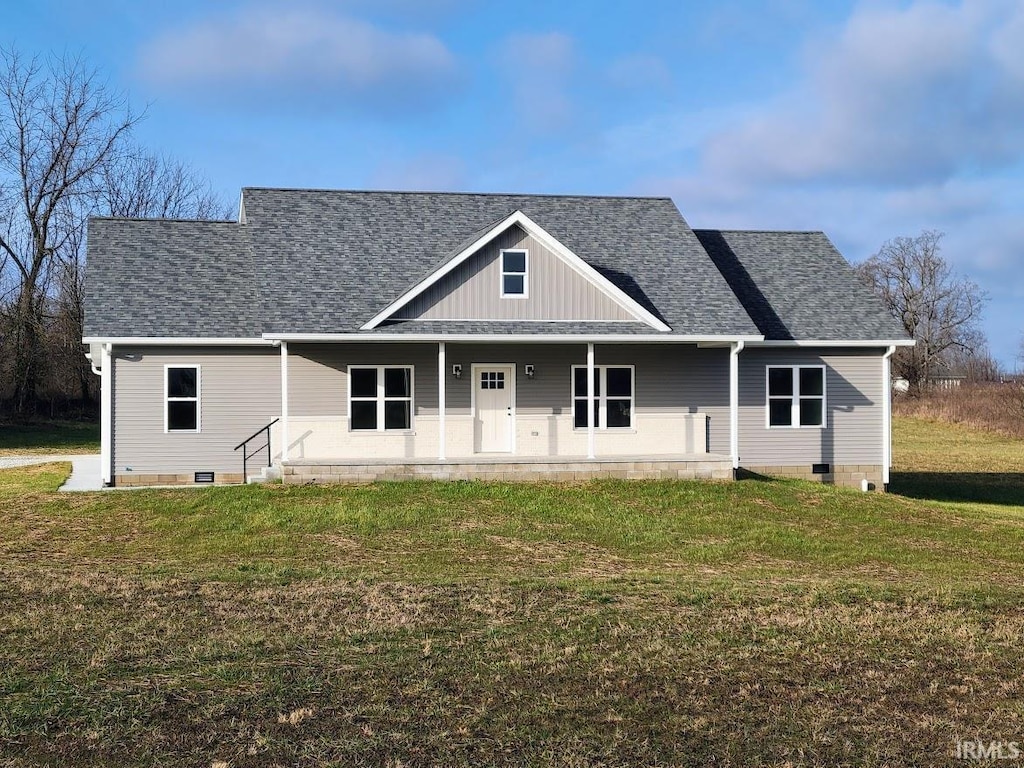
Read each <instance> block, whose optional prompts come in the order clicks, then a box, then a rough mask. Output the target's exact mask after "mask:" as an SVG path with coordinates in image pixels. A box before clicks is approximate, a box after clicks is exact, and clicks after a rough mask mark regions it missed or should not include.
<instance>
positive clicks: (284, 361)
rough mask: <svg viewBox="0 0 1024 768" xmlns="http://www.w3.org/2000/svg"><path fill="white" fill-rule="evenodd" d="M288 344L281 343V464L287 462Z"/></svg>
mask: <svg viewBox="0 0 1024 768" xmlns="http://www.w3.org/2000/svg"><path fill="white" fill-rule="evenodd" d="M288 445H289V441H288V342H287V341H282V342H281V463H282V464H283V463H284V462H286V461H288Z"/></svg>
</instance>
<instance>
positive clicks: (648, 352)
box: [288, 343, 729, 453]
mask: <svg viewBox="0 0 1024 768" xmlns="http://www.w3.org/2000/svg"><path fill="white" fill-rule="evenodd" d="M288 353H289V354H288V360H289V363H288V390H289V399H288V403H289V406H288V407H289V414H290V415H292V416H296V417H303V416H307V417H316V416H336V417H345V416H346V415H347V410H346V409H347V392H348V389H347V387H348V374H347V367H348V366H349V365H413V366H415V373H414V391H415V410H416V413H417V414H418V415H423V414H427V415H435V414H437V344H380V345H367V344H295V343H292V344H289V345H288ZM586 362H587V348H586V345H585V344H462V343H459V344H456V343H448V344H447V345H446V363H445V375H446V379H445V387H446V389H445V400H446V403H447V413H449V414H452V415H469V414H470V412H471V403H472V389H473V380H472V375H473V374H472V365H473V364H474V363H511V364H513V365H515V368H516V411H517V413H521V414H524V415H546V414H555V415H559V414H569V413H571V411H572V390H571V380H572V379H571V366H573V365H586ZM595 362H596V364H597V365H634V366H635V368H636V370H635V387H636V391H635V393H634V405H635V408H636V411H637V412H638V413H641V414H643V413H698V412H699V413H705V414H707V415H708V431H709V436H708V437H709V442H708V450H709V451H710V452H712V453H728V451H729V352H728V350H727V349H698V348H697V347H696V346H693V345H683V344H679V345H676V344H639V345H621V344H619V345H606V344H598V345H597V346H596V350H595ZM455 364H459V365H461V366H462V378H461V379H456V378H455V377H454V376H452V375H451V370H452V366H453V365H455ZM526 364H531V365H533V366H534V372H535V375H534V378H533V379H527V378H526V375H525V373H524V366H525V365H526Z"/></svg>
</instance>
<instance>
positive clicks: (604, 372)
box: [569, 363, 636, 432]
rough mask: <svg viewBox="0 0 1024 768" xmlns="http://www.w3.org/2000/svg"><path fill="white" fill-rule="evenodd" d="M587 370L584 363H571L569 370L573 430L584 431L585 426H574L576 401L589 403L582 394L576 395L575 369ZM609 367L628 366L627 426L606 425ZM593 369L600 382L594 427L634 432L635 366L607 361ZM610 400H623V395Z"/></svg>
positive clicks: (607, 430) (602, 429)
mask: <svg viewBox="0 0 1024 768" xmlns="http://www.w3.org/2000/svg"><path fill="white" fill-rule="evenodd" d="M578 368H579V369H582V370H584V371H585V370H587V366H585V365H573V366H571V369H572V370H571V371H570V372H569V396H570V397H571V398H572V428H573V431H574V432H586V431H587V427H577V426H576V401H577V400H586V401H588V404H589V398H588V397H587V396H586V395H584V396H583V397H577V396H576V370H577V369H578ZM609 368H629V391H630V392H631V393H632V394H631V395H630V398H629V402H630V409H629V426H628V427H609V426H608V369H609ZM594 370H595V371H597V372H598V381H600V382H601V394H599V395H597V408H598V412H597V424H595V425H594V429H597V430H601V431H603V432H636V366H635V365H624V364H617V363H608V364H606V365H595V366H594ZM611 399H612V400H625V399H626V398H624V397H618V396H614V395H613V396H612V398H611Z"/></svg>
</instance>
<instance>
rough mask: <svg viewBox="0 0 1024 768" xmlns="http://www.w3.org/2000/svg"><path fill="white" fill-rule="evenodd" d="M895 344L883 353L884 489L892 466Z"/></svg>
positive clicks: (887, 483)
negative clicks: (893, 361)
mask: <svg viewBox="0 0 1024 768" xmlns="http://www.w3.org/2000/svg"><path fill="white" fill-rule="evenodd" d="M895 351H896V347H895V346H891V347H889V348H888V349H887V350H885V354H884V355H882V485H883V488H882V490H885V488H884V486H887V485H889V470H890V469H891V466H892V379H891V378H890V377H891V376H892V355H893V352H895Z"/></svg>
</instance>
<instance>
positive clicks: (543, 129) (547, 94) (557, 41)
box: [498, 32, 576, 133]
mask: <svg viewBox="0 0 1024 768" xmlns="http://www.w3.org/2000/svg"><path fill="white" fill-rule="evenodd" d="M498 63H499V66H500V67H501V69H502V70H503V71H504V73H505V76H506V78H507V79H508V81H509V82H510V83H511V86H512V95H513V98H514V100H515V105H516V114H517V116H518V121H519V124H520V125H522V126H523V127H524V128H525V129H527V130H528V131H530V132H531V133H552V132H555V131H559V130H562V129H564V128H567V127H568V126H569V125H570V124H571V123H572V120H573V117H574V105H573V102H572V99H571V98H570V96H569V80H570V77H571V75H572V72H573V70H574V69H575V67H576V51H575V44H574V42H573V39H572V38H571V37H569V36H568V35H565V34H562V33H561V32H545V33H540V34H516V35H511V36H510V37H508V38H506V39H505V40H504V41H503V42H502V44H501V46H500V48H499V51H498Z"/></svg>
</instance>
